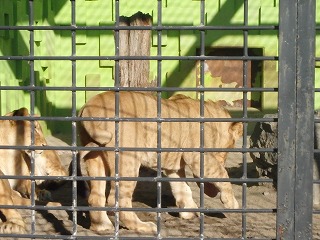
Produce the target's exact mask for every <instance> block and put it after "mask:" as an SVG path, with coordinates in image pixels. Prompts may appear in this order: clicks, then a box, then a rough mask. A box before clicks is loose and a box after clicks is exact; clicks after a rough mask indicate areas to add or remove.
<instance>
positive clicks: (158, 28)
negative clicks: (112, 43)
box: [0, 25, 278, 31]
mask: <svg viewBox="0 0 320 240" xmlns="http://www.w3.org/2000/svg"><path fill="white" fill-rule="evenodd" d="M277 29H278V26H277V25H264V26H261V25H260V26H240V25H239V26H236V25H233V26H230V25H228V26H209V25H206V26H185V25H167V26H163V25H161V26H119V25H118V26H117V25H114V26H103V25H101V26H100V25H99V26H76V25H72V26H27V25H26V26H22V25H20V26H0V30H10V31H17V30H31V31H33V30H37V31H38V30H43V31H46V30H65V31H71V30H78V31H80V30H82V31H83V30H90V31H94V30H110V31H119V30H153V31H161V30H190V31H194V30H219V31H220V30H226V31H229V30H236V31H239V30H277Z"/></svg>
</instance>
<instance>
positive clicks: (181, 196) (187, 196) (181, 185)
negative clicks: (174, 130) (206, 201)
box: [165, 168, 198, 219]
mask: <svg viewBox="0 0 320 240" xmlns="http://www.w3.org/2000/svg"><path fill="white" fill-rule="evenodd" d="M165 173H166V175H167V176H168V177H170V178H185V177H186V174H185V169H184V168H182V169H180V170H179V171H170V170H166V171H165ZM170 186H171V190H172V194H173V196H174V197H175V199H176V205H177V207H179V208H198V206H197V204H196V203H195V202H194V200H193V198H192V191H191V189H190V187H189V185H188V184H187V183H186V182H170ZM179 215H180V217H181V218H183V219H192V218H194V217H196V216H197V213H195V212H180V213H179Z"/></svg>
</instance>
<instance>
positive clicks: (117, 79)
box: [114, 0, 120, 239]
mask: <svg viewBox="0 0 320 240" xmlns="http://www.w3.org/2000/svg"><path fill="white" fill-rule="evenodd" d="M119 2H120V0H115V20H116V21H115V27H116V29H115V33H114V34H115V56H119V55H120V51H119V44H120V41H119V29H117V27H119V25H120V7H119V4H120V3H119ZM114 73H115V74H114V75H115V76H114V77H115V78H114V82H115V88H116V90H115V101H114V103H115V152H114V154H115V208H116V211H115V223H114V225H115V233H114V236H115V238H116V239H117V238H118V237H119V229H120V219H119V210H118V209H119V180H118V178H119V161H120V158H119V112H120V106H119V104H120V99H119V98H120V96H119V90H118V87H119V86H120V77H119V73H120V66H119V60H115V68H114Z"/></svg>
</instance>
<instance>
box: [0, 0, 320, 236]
mask: <svg viewBox="0 0 320 240" xmlns="http://www.w3.org/2000/svg"><path fill="white" fill-rule="evenodd" d="M70 2H71V9H70V11H71V12H72V14H71V15H72V20H71V26H35V25H34V1H32V0H29V7H28V9H29V25H28V26H0V31H9V30H13V31H16V30H28V31H29V33H30V39H29V41H30V46H29V47H30V53H29V55H28V56H0V60H6V61H18V60H22V61H28V62H29V65H30V85H29V86H23V87H12V86H1V90H15V89H20V90H21V89H22V90H26V91H29V92H30V106H29V109H30V113H31V115H33V114H34V111H35V110H34V108H35V101H36V100H35V92H36V91H52V90H59V91H71V92H72V116H71V117H68V118H63V117H54V116H43V117H28V118H26V119H28V120H30V121H33V120H44V121H46V120H53V121H71V122H72V145H71V146H70V147H60V146H51V147H49V146H46V147H35V146H29V147H24V148H28V149H30V150H36V149H54V150H67V151H71V152H72V174H71V176H70V177H60V178H61V179H65V180H67V181H71V182H72V193H70V194H72V199H73V201H72V205H70V206H62V207H58V208H57V207H43V206H38V205H35V200H34V191H35V180H36V179H39V178H41V179H53V177H49V176H47V177H37V176H35V175H34V157H33V158H32V171H31V175H30V177H28V179H31V180H32V192H33V194H32V206H30V207H29V206H28V207H21V206H14V207H15V208H17V209H30V210H32V211H31V232H30V233H29V234H23V235H16V234H12V235H8V234H1V236H2V237H20V238H32V239H88V236H79V235H78V234H77V233H78V231H79V229H78V228H79V226H78V212H79V211H87V210H91V209H92V208H90V207H84V206H78V205H77V185H78V181H79V180H91V179H95V180H107V181H109V180H112V181H115V182H116V183H119V181H129V180H137V181H139V182H141V181H146V182H149V181H150V182H156V183H157V200H156V201H157V203H156V207H155V208H139V207H134V208H132V209H124V208H120V207H119V206H118V204H116V206H115V207H114V208H111V207H105V208H98V209H95V210H97V211H98V210H101V211H113V212H114V213H115V222H114V223H115V231H114V234H112V235H110V236H96V235H95V236H90V237H89V239H99V238H100V239H120V238H121V239H137V237H136V236H134V237H130V236H121V235H119V228H120V220H119V211H131V210H133V211H136V212H154V213H156V223H157V234H156V236H153V237H146V236H139V239H172V237H170V236H169V237H164V236H162V235H161V230H162V227H163V226H162V223H161V220H162V216H163V214H164V212H181V211H182V209H177V208H170V207H166V208H164V207H162V201H161V195H162V191H163V189H162V188H163V186H162V185H163V183H166V182H168V181H176V179H170V178H163V177H162V174H161V169H160V168H161V160H162V159H161V152H165V151H177V152H179V151H196V152H199V154H200V156H201V158H200V159H201V170H200V172H201V176H200V177H201V178H203V173H204V153H205V152H208V151H213V152H223V151H228V152H234V153H242V158H243V159H242V162H243V176H242V177H241V178H230V179H228V180H226V179H201V181H200V206H199V209H188V211H192V212H200V222H199V228H198V236H197V237H193V239H207V238H208V237H207V236H206V232H205V229H204V228H205V227H204V226H205V215H204V214H205V213H219V212H223V213H236V214H240V215H241V223H239V225H241V226H239V227H240V228H241V236H239V237H238V238H237V237H231V238H228V239H245V238H247V237H248V235H247V218H248V215H249V214H251V213H256V214H263V213H274V212H276V217H277V223H276V233H275V234H274V235H276V238H277V239H295V238H296V239H311V238H312V229H311V226H312V219H311V218H312V213H314V214H319V212H318V211H313V212H312V187H311V186H312V177H311V176H312V161H313V147H312V146H313V137H312V136H313V135H312V133H313V124H314V121H313V119H314V118H313V116H314V115H313V114H314V113H313V105H314V103H313V88H314V62H313V61H314V37H315V36H314V33H313V29H315V26H314V23H315V13H314V9H315V2H314V1H312V0H308V1H303V2H302V1H294V2H292V1H289V0H280V11H279V12H280V13H281V14H280V25H279V29H278V26H249V24H248V2H249V0H243V4H244V21H243V22H244V24H243V25H242V26H207V25H206V24H205V0H200V1H199V4H200V5H201V7H200V9H201V13H200V16H201V19H200V23H201V24H200V26H193V27H191V26H163V25H162V13H161V9H162V4H163V1H162V0H158V1H157V3H158V14H157V15H158V19H157V25H156V26H152V27H124V26H119V17H120V15H121V9H120V7H119V2H120V0H115V19H116V21H115V26H112V27H110V26H98V27H96V26H77V19H76V4H77V3H76V1H75V0H71V1H70ZM306 16H307V18H306ZM306 19H307V20H306ZM54 29H55V30H63V31H69V32H71V36H72V37H71V40H72V42H71V45H72V53H71V56H38V55H35V53H34V31H35V30H41V31H45V30H54ZM129 29H137V30H138V29H144V30H146V29H149V30H152V31H156V32H157V39H158V49H157V56H142V57H141V56H140V57H137V56H131V57H125V56H120V55H119V31H120V30H129ZM223 29H228V30H240V31H242V32H243V49H244V52H243V55H242V56H222V57H215V56H206V55H205V38H206V32H209V31H216V30H223ZM292 29H293V30H292ZM79 30H86V31H90V30H114V32H115V43H116V52H115V56H103V57H102V56H78V55H77V52H76V36H77V31H79ZM164 30H167V31H170V30H189V31H198V32H199V35H200V42H201V49H200V55H199V56H164V55H163V54H162V49H161V41H162V32H163V31H164ZM250 30H261V31H263V30H279V38H280V39H279V42H280V44H279V46H280V49H279V50H280V53H279V57H278V56H272V57H270V56H268V57H267V56H261V57H254V56H249V54H248V32H249V31H250ZM317 30H319V29H318V28H317ZM292 49H295V51H292ZM125 59H127V60H155V61H157V69H158V73H157V87H154V88H147V89H146V88H136V87H135V88H126V87H120V82H119V81H120V80H119V61H120V60H125ZM215 59H223V60H242V61H243V70H244V71H243V72H244V75H243V88H241V89H234V88H224V89H221V88H208V87H205V84H204V61H205V60H215ZM36 60H63V61H71V64H72V85H71V87H59V86H57V87H45V86H36V84H35V76H34V61H36ZM90 60H114V62H115V86H114V87H99V88H98V87H89V88H86V87H78V86H77V81H76V68H77V62H78V61H90ZM163 60H182V61H183V60H199V61H200V82H201V84H200V85H201V86H203V87H201V88H183V89H182V90H183V91H196V92H198V93H199V96H200V118H190V119H185V120H186V121H195V122H200V129H199V131H200V133H201V144H200V147H199V148H194V149H164V148H162V147H161V134H160V133H161V123H163V122H166V121H169V122H171V121H173V122H174V121H179V119H163V118H161V102H160V97H161V93H162V92H163V91H177V90H181V88H178V87H176V88H175V87H171V88H168V87H162V86H161V85H162V83H161V79H162V76H161V68H162V61H163ZM249 60H261V61H267V60H272V61H277V60H279V103H278V104H279V108H278V111H279V119H278V124H279V138H278V147H277V148H276V149H259V151H261V152H274V151H278V157H279V168H278V193H277V209H272V208H271V209H263V208H261V209H253V208H248V207H247V197H248V186H247V185H248V184H249V183H259V182H271V180H263V179H258V178H249V177H248V176H247V174H248V169H247V167H248V163H247V155H246V153H249V152H254V151H257V150H256V149H249V148H248V147H247V146H248V144H247V136H248V124H249V123H255V122H272V121H277V119H273V118H252V117H249V115H248V106H247V101H246V100H244V101H243V109H242V116H241V117H237V118H232V120H231V121H233V122H237V121H241V122H243V126H244V136H243V141H242V147H240V148H236V149H205V148H204V122H210V121H218V122H223V121H228V120H229V119H221V118H219V119H206V118H205V119H204V118H203V116H204V104H203V103H204V94H205V93H206V92H221V91H225V92H238V91H240V92H242V93H243V99H247V94H248V92H275V91H278V89H276V88H251V87H249V86H248V83H247V82H248V81H247V78H248V61H249ZM316 60H317V61H320V60H319V59H318V58H316ZM306 63H307V64H306ZM101 90H108V91H109V90H111V91H115V93H116V95H115V96H116V101H115V105H116V113H115V118H114V119H108V121H115V122H116V134H115V136H116V146H115V148H103V147H100V148H95V149H96V150H112V151H114V152H115V156H116V165H117V163H118V160H119V152H121V151H136V150H137V149H136V148H122V147H119V137H118V134H119V132H118V124H119V122H121V121H127V120H128V119H125V118H120V117H119V92H120V91H124V90H125V91H136V90H139V91H155V92H157V96H158V98H157V99H158V101H157V102H158V104H157V118H154V119H142V118H141V119H140V118H139V119H136V120H135V121H152V122H156V123H157V126H158V127H157V131H158V139H157V148H156V149H138V150H139V151H154V152H156V153H157V159H158V168H157V176H156V177H154V178H150V177H139V178H128V177H119V176H118V174H119V170H118V168H119V166H116V174H115V175H116V177H115V178H112V177H107V178H102V177H101V178H99V177H98V178H93V177H79V176H77V169H76V153H77V151H79V150H83V149H85V148H83V147H81V146H78V145H77V129H76V123H77V122H78V121H82V120H84V119H83V118H79V117H77V113H76V107H77V102H76V95H77V92H80V91H101ZM316 91H320V90H319V89H316ZM1 119H2V120H5V119H15V120H16V119H21V117H16V118H15V117H1ZM22 119H23V118H22ZM85 120H93V121H97V120H98V121H106V119H85ZM129 120H130V121H133V120H132V119H129ZM229 121H230V120H229ZM33 130H34V129H33ZM306 133H308V134H306ZM33 138H34V135H33V137H32V142H34V139H33ZM1 148H6V146H1ZM9 148H18V149H21V146H20V147H19V146H10V147H9ZM311 148H312V149H311ZM317 151H319V150H316V152H317ZM12 177H14V178H18V179H19V178H25V177H20V176H2V177H1V178H2V179H3V178H4V179H7V178H12ZM181 180H183V181H187V182H195V181H199V180H198V179H193V178H182V179H181ZM221 181H230V182H232V183H238V184H241V189H242V195H241V196H242V208H240V209H237V210H234V209H232V210H226V209H207V208H205V204H204V182H221ZM314 183H317V184H319V183H320V182H319V180H318V181H314ZM117 196H119V186H118V185H116V199H117ZM116 203H118V201H116ZM1 208H8V206H1ZM50 209H52V210H61V211H69V212H71V216H72V217H71V218H72V222H73V226H72V232H71V234H70V235H63V234H62V235H50V236H48V235H45V234H36V217H35V214H36V213H35V211H36V210H50ZM183 211H187V210H186V209H184V210H183ZM214 227H215V226H214V224H213V225H212V228H214ZM187 238H188V237H175V238H174V239H187ZM210 239H213V238H210ZM216 239H219V238H216ZM255 239H257V238H255ZM259 239H260V238H259ZM263 239H269V238H263Z"/></svg>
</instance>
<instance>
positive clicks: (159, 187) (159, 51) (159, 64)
mask: <svg viewBox="0 0 320 240" xmlns="http://www.w3.org/2000/svg"><path fill="white" fill-rule="evenodd" d="M157 25H158V26H159V27H161V26H162V0H158V20H157ZM157 40H158V47H157V56H160V57H161V55H162V49H161V47H162V31H161V30H158V32H157ZM161 69H162V60H161V59H160V60H158V61H157V87H158V88H159V89H160V88H161V78H162V74H161ZM161 93H162V92H161V90H160V91H157V118H158V119H159V118H161ZM157 150H158V151H157V178H161V177H162V174H161V162H162V161H161V122H157ZM161 193H162V184H161V182H157V208H158V209H160V208H161V205H162V204H161V195H162V194H161ZM160 232H161V211H158V212H157V239H161V234H160Z"/></svg>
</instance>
